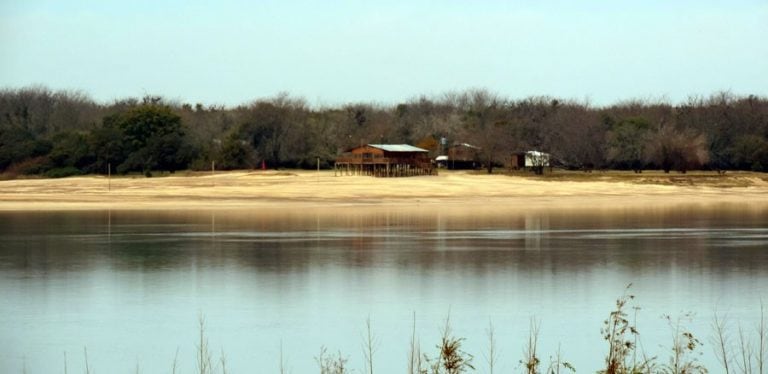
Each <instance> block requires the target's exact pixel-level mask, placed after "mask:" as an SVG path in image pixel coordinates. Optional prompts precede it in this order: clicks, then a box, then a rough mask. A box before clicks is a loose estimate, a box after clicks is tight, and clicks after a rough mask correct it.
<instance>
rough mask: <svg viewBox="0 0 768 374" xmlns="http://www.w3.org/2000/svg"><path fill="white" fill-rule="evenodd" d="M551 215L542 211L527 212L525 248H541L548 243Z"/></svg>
mask: <svg viewBox="0 0 768 374" xmlns="http://www.w3.org/2000/svg"><path fill="white" fill-rule="evenodd" d="M547 231H549V215H546V214H541V213H526V214H525V249H541V246H542V244H543V245H545V246H546V245H548V242H549V241H548V240H547V236H548V235H549V234H548V233H547Z"/></svg>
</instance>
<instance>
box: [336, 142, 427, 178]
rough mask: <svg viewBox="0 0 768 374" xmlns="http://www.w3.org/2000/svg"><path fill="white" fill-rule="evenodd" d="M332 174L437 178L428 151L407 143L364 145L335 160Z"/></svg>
mask: <svg viewBox="0 0 768 374" xmlns="http://www.w3.org/2000/svg"><path fill="white" fill-rule="evenodd" d="M333 170H334V175H370V176H374V177H410V176H415V175H437V169H436V168H435V166H434V164H433V163H432V160H431V159H430V158H429V151H428V150H426V149H423V148H419V147H414V146H412V145H408V144H366V145H362V146H359V147H355V148H352V149H349V150H347V151H345V152H344V153H343V154H342V155H341V156H339V157H337V158H336V162H335V163H334V169H333Z"/></svg>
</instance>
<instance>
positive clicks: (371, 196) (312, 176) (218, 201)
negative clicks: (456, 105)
mask: <svg viewBox="0 0 768 374" xmlns="http://www.w3.org/2000/svg"><path fill="white" fill-rule="evenodd" d="M728 178H731V179H733V178H734V177H733V176H729V177H728ZM604 179H606V178H604V177H600V176H598V175H596V176H594V177H588V178H583V179H581V180H541V179H536V178H528V177H522V176H508V175H483V174H474V173H470V172H458V171H456V172H443V173H441V175H439V176H423V177H410V178H373V177H368V176H334V173H333V171H321V172H315V171H294V170H290V171H255V172H251V171H240V172H222V173H217V174H215V175H210V174H207V175H206V174H198V175H176V176H164V177H154V178H144V177H117V178H111V179H108V178H106V177H103V176H85V177H72V178H62V179H18V180H6V181H0V210H5V211H11V210H104V209H115V210H145V209H161V210H169V209H181V210H183V209H253V208H284V207H287V208H292V209H300V208H324V207H342V206H399V207H422V208H426V207H430V206H432V207H434V206H441V207H453V208H460V209H461V208H490V209H494V208H504V209H507V208H554V209H568V208H580V209H584V208H587V209H591V208H630V207H649V206H666V207H669V206H671V205H675V204H716V203H748V204H768V183H766V182H765V181H764V180H762V179H759V178H752V179H749V183H748V184H747V186H739V187H720V186H719V185H716V184H715V185H713V184H711V183H709V184H707V183H704V184H701V185H697V184H692V185H690V184H684V185H665V184H654V183H636V182H625V181H621V179H616V178H613V179H609V180H604Z"/></svg>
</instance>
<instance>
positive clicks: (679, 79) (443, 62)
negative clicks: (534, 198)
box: [0, 0, 768, 106]
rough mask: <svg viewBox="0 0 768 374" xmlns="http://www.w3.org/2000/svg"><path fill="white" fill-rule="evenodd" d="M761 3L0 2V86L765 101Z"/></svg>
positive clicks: (327, 100)
mask: <svg viewBox="0 0 768 374" xmlns="http://www.w3.org/2000/svg"><path fill="white" fill-rule="evenodd" d="M766 40H768V1H765V0H729V1H725V0H724V1H710V0H698V1H692V0H681V1H668V0H644V1H626V0H580V1H567V0H563V1H549V0H540V1H537V0H522V1H494V0H488V1H466V0H465V1H459V0H447V1H424V0H410V1H378V2H363V1H352V0H349V1H336V0H323V1H320V0H318V1H297V0H276V1H270V0H268V1H245V0H243V1H237V0H219V1H195V0H192V1H189V0H172V1H150V0H134V1H111V0H67V1H61V0H23V1H22V0H0V88H19V87H24V86H29V85H44V86H47V87H49V88H51V89H56V90H58V89H68V90H81V91H83V92H84V93H86V94H88V95H90V96H91V97H92V98H94V99H96V100H98V101H101V102H110V101H112V100H114V99H118V98H125V97H140V96H143V95H145V94H153V95H161V96H164V97H166V98H169V99H172V100H178V101H181V102H188V103H197V102H200V103H204V104H216V105H227V106H231V105H237V104H242V103H246V102H249V101H252V100H254V99H256V98H264V97H269V96H273V95H276V94H278V93H281V92H288V93H289V94H291V95H295V96H302V97H304V98H306V99H307V101H308V102H309V103H310V104H313V105H321V106H323V105H339V104H344V103H350V102H377V103H381V104H393V103H397V102H402V101H405V100H408V99H410V98H414V97H416V96H419V95H427V96H436V95H439V94H442V93H445V92H449V91H460V90H465V89H470V88H485V89H488V90H490V91H492V92H495V93H498V94H500V95H503V96H506V97H509V98H524V97H528V96H539V95H548V96H553V97H558V98H566V99H575V100H579V101H585V100H587V101H588V102H590V103H592V104H593V105H609V104H613V103H617V102H620V101H623V100H628V99H653V100H668V101H671V102H683V101H685V100H687V98H688V97H690V96H692V95H705V96H706V95H709V94H712V93H715V92H718V91H730V92H732V93H734V94H736V95H746V94H756V95H760V96H767V95H768V42H766Z"/></svg>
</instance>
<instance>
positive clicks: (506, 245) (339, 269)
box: [0, 205, 768, 373]
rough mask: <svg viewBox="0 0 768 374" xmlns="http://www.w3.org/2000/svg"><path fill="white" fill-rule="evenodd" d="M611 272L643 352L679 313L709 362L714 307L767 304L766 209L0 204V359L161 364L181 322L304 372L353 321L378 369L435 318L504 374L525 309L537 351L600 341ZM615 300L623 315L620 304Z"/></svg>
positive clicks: (745, 318)
mask: <svg viewBox="0 0 768 374" xmlns="http://www.w3.org/2000/svg"><path fill="white" fill-rule="evenodd" d="M629 283H633V286H632V288H631V292H632V293H633V294H635V295H636V296H637V299H636V305H638V306H640V307H641V309H640V310H639V312H638V317H637V321H638V322H637V323H638V329H639V330H640V333H641V336H642V343H643V346H644V347H645V349H646V351H648V353H649V354H652V355H660V356H662V357H663V360H662V362H666V360H667V357H668V354H667V350H668V349H669V347H670V343H671V330H670V328H669V327H668V325H667V324H666V323H665V321H664V320H662V319H661V315H663V314H671V315H672V316H678V315H681V314H683V313H685V312H694V313H695V314H696V315H695V316H694V318H693V320H692V321H690V322H686V323H684V325H685V326H688V327H690V329H691V331H692V332H693V333H694V335H696V336H697V337H699V338H700V339H701V340H702V342H703V343H704V346H703V347H702V348H701V350H700V351H701V352H702V353H703V356H701V357H700V360H701V361H702V362H703V363H705V364H706V365H707V366H708V367H709V368H710V370H711V371H712V372H719V371H721V370H720V369H719V367H718V366H717V364H716V361H715V358H714V356H713V345H712V344H711V342H710V336H711V335H712V329H711V327H710V325H711V322H712V314H713V311H714V310H715V308H717V309H718V310H719V311H722V312H723V313H727V314H728V318H729V319H730V321H731V322H732V324H733V326H734V328H735V327H736V324H737V323H741V324H742V325H743V326H745V327H746V328H748V330H749V332H750V333H751V332H752V331H753V329H754V325H755V324H756V323H757V322H758V320H759V318H760V300H761V298H762V299H764V300H766V301H768V207H764V206H748V205H744V206H719V207H715V208H706V209H705V208H701V207H676V208H670V209H647V210H612V211H556V210H549V211H529V212H519V211H516V210H512V209H509V210H504V209H501V208H499V209H496V210H495V211H494V212H476V211H474V210H467V211H465V212H460V211H456V210H455V209H454V210H450V211H442V210H434V211H421V212H420V211H416V210H404V209H383V208H339V209H336V210H332V211H329V210H312V209H309V210H305V211H280V210H272V211H263V212H258V211H255V212H247V213H231V212H223V211H215V212H211V211H194V212H191V211H178V212H151V213H141V212H125V211H119V212H117V211H112V212H106V211H105V212H24V213H14V212H5V213H0V347H2V349H0V372H2V373H21V372H22V371H23V370H24V369H26V372H27V373H61V372H64V366H65V362H66V366H67V368H68V371H69V372H70V373H74V372H80V373H82V372H83V371H84V356H85V355H84V348H87V355H88V362H89V366H90V370H91V372H96V373H129V372H130V373H133V372H136V368H137V365H138V367H139V371H140V372H143V373H160V372H164V373H170V372H171V367H172V365H173V361H174V357H175V356H176V355H177V352H178V369H179V372H187V373H189V372H192V371H193V370H194V368H195V349H196V345H197V344H198V339H199V336H198V335H199V329H198V319H199V318H200V316H201V315H202V316H204V318H205V324H206V334H207V337H208V342H209V346H210V348H211V351H212V353H213V355H214V359H215V360H216V361H217V362H218V358H219V357H220V356H221V353H222V352H223V353H224V356H225V361H226V366H227V369H228V372H230V373H244V372H260V373H266V372H272V373H277V372H278V368H279V364H280V347H281V345H282V350H283V356H284V361H285V365H286V367H287V368H288V369H289V370H290V371H291V372H293V373H308V372H318V370H317V365H316V363H315V360H314V357H315V356H317V355H318V353H319V352H320V347H321V346H325V347H327V349H328V352H331V353H337V352H341V353H342V355H343V356H345V357H348V358H349V361H348V365H349V367H351V368H352V369H354V370H356V371H362V370H363V368H364V363H363V353H362V350H361V346H362V340H363V336H364V330H365V321H366V319H367V318H369V317H370V320H371V329H372V332H373V334H374V337H375V340H376V342H377V344H376V352H375V355H374V368H375V369H376V371H377V372H379V373H402V372H405V370H406V366H407V362H408V359H407V354H408V348H409V341H410V337H411V331H412V327H413V318H414V313H415V324H416V333H417V335H418V338H419V341H420V342H421V347H422V351H424V352H425V353H427V354H428V355H430V356H434V355H435V352H436V350H435V345H436V344H437V342H438V336H439V332H440V326H441V325H443V323H444V320H445V318H446V316H447V315H448V314H449V313H450V319H451V323H452V325H453V331H454V333H455V334H456V335H458V336H461V337H464V338H466V340H465V341H464V348H465V350H466V351H467V352H469V353H472V354H474V355H475V358H474V361H473V362H474V364H475V367H476V368H477V369H478V371H479V372H486V371H487V370H486V368H487V365H486V362H485V354H486V350H487V346H488V345H487V336H486V330H487V328H488V324H489V321H492V322H493V325H494V329H495V335H496V339H497V349H498V351H499V356H500V357H499V362H498V364H497V366H496V368H497V370H499V371H502V370H503V371H507V372H508V371H512V370H514V371H519V370H517V369H519V363H518V361H519V360H520V359H521V358H522V351H523V344H524V342H525V341H526V339H527V331H528V327H529V321H530V319H531V317H535V318H536V319H537V320H538V321H540V323H541V336H540V347H539V351H540V356H541V357H542V359H543V361H547V360H548V357H549V356H550V355H553V354H554V352H555V351H556V350H557V347H558V346H560V347H561V351H562V355H563V356H564V357H565V359H566V360H569V361H570V362H572V363H573V364H574V366H575V367H576V369H577V371H578V372H586V373H588V372H594V371H595V370H597V369H598V368H599V366H600V365H601V364H602V362H603V359H604V354H605V352H606V351H607V346H606V345H605V344H604V342H603V340H602V338H601V334H600V328H601V326H602V321H603V320H604V319H605V318H606V317H607V316H608V313H609V312H610V311H611V310H612V308H613V306H614V303H615V299H616V298H617V297H618V296H620V295H621V294H622V292H623V290H624V288H625V286H626V285H627V284H629ZM631 313H632V312H631Z"/></svg>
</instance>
